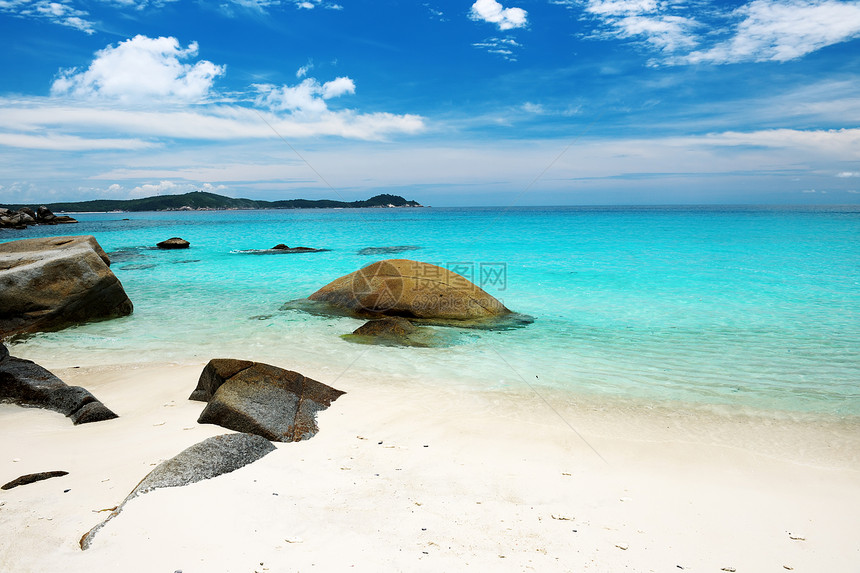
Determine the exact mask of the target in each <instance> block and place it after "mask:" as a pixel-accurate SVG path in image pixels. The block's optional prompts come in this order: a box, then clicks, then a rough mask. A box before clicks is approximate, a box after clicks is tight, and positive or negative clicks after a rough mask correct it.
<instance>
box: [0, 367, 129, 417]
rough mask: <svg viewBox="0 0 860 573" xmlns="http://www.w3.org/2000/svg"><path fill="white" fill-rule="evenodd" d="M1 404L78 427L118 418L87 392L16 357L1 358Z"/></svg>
mask: <svg viewBox="0 0 860 573" xmlns="http://www.w3.org/2000/svg"><path fill="white" fill-rule="evenodd" d="M0 355H2V353H0ZM0 402H6V403H13V404H18V405H19V406H26V407H31V408H44V409H46V410H53V411H55V412H59V413H61V414H63V415H64V416H67V417H68V418H69V419H70V420H71V421H72V422H73V423H74V424H75V425H77V424H86V423H89V422H100V421H102V420H112V419H113V418H117V417H118V416H117V415H116V414H115V413H113V412H112V411H111V410H110V409H109V408H108V407H107V406H105V405H104V404H102V403H101V402H100V401H99V400H97V399H96V397H95V396H93V395H92V394H91V393H90V392H89V391H88V390H86V389H85V388H81V387H80V386H69V385H67V384H66V383H65V382H63V381H62V380H60V379H59V378H57V377H56V376H54V375H53V374H52V373H51V372H49V371H48V370H46V369H44V368H42V367H41V366H39V365H38V364H36V363H35V362H32V361H30V360H23V359H21V358H15V357H13V356H7V357H5V358H0Z"/></svg>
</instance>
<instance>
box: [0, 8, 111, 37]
mask: <svg viewBox="0 0 860 573" xmlns="http://www.w3.org/2000/svg"><path fill="white" fill-rule="evenodd" d="M0 14H13V15H15V16H18V17H22V18H37V19H41V20H47V21H49V22H52V23H54V24H60V25H62V26H68V27H70V28H75V29H77V30H80V31H82V32H84V33H85V34H94V33H95V29H94V28H93V22H91V21H89V20H88V19H87V17H88V16H89V13H87V12H86V11H84V10H78V9H77V8H73V7H72V6H71V4H70V3H69V2H68V1H58V2H52V1H49V0H3V1H0Z"/></svg>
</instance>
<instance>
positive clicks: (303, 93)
mask: <svg viewBox="0 0 860 573" xmlns="http://www.w3.org/2000/svg"><path fill="white" fill-rule="evenodd" d="M255 87H256V88H257V90H258V91H259V92H260V95H259V97H258V98H257V104H258V105H263V106H265V107H268V108H269V109H272V110H276V111H284V110H288V111H290V112H295V113H302V114H320V113H323V112H326V111H328V105H327V104H326V102H325V100H327V99H331V98H335V97H339V96H342V95H344V94H352V93H355V82H353V81H352V80H351V79H350V78H347V77H340V78H336V79H334V80H332V81H330V82H326V83H324V84H320V83H319V82H318V81H317V80H316V79H315V78H306V79H305V80H303V81H302V83H300V84H298V85H295V86H286V85H284V86H280V87H278V86H273V85H270V84H258V85H256V86H255Z"/></svg>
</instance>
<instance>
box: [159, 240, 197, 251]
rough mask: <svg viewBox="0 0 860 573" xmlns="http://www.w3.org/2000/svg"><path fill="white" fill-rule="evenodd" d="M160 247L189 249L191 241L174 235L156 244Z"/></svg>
mask: <svg viewBox="0 0 860 573" xmlns="http://www.w3.org/2000/svg"><path fill="white" fill-rule="evenodd" d="M155 246H156V247H158V248H159V249H187V248H188V247H190V246H191V243H189V242H188V241H186V240H185V239H182V238H180V237H173V238H170V239H167V240H166V241H161V242H160V243H158V244H156V245H155Z"/></svg>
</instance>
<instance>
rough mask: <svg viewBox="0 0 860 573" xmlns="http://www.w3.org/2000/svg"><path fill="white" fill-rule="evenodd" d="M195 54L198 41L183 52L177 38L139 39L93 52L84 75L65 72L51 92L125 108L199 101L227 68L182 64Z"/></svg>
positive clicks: (75, 72) (206, 62) (204, 63)
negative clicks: (124, 104)
mask: <svg viewBox="0 0 860 573" xmlns="http://www.w3.org/2000/svg"><path fill="white" fill-rule="evenodd" d="M196 55H197V43H196V42H192V43H191V44H189V45H188V47H187V48H184V49H183V48H182V47H180V45H179V41H178V40H177V39H176V38H172V37H170V38H168V37H160V38H149V37H147V36H141V35H138V36H135V37H134V38H132V39H130V40H125V41H123V42H120V43H119V44H118V45H117V46H108V47H107V48H105V49H103V50H100V51H98V52H96V58H95V60H93V62H92V64H90V66H89V68H87V69H86V70H84V71H78V70H77V69H76V68H73V69H70V70H63V71H62V72H61V73H60V76H59V77H58V78H57V79H56V80H55V81H54V84H53V85H52V86H51V93H52V94H53V95H55V96H57V95H71V96H73V97H77V98H84V99H106V100H117V101H122V102H129V103H135V102H136V103H140V102H151V101H158V102H164V101H170V102H189V103H193V102H200V101H202V100H205V99H206V97H207V96H208V95H209V93H210V90H211V89H212V84H213V82H214V80H215V78H216V77H218V76H219V75H221V74H223V73H224V70H225V68H224V66H217V65H215V64H213V63H212V62H210V61H207V60H200V61H198V62H195V63H193V64H185V63H182V62H181V60H186V59H189V58H191V57H193V56H196Z"/></svg>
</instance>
